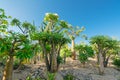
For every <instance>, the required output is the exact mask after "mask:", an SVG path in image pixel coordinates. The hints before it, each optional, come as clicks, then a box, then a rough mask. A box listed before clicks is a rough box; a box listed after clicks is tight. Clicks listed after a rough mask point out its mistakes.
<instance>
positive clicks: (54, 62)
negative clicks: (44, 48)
mask: <svg viewBox="0 0 120 80" xmlns="http://www.w3.org/2000/svg"><path fill="white" fill-rule="evenodd" d="M52 49H53V56H52V63H51V72H52V73H54V72H56V71H57V56H56V50H55V46H54V45H53V47H52Z"/></svg>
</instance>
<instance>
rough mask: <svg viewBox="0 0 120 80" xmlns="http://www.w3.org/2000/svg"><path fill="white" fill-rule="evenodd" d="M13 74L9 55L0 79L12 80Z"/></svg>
mask: <svg viewBox="0 0 120 80" xmlns="http://www.w3.org/2000/svg"><path fill="white" fill-rule="evenodd" d="M12 74H13V56H9V58H8V60H7V62H6V65H5V68H4V73H3V77H2V80H12V76H13V75H12Z"/></svg>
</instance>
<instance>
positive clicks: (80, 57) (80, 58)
mask: <svg viewBox="0 0 120 80" xmlns="http://www.w3.org/2000/svg"><path fill="white" fill-rule="evenodd" d="M79 60H80V62H81V63H83V64H84V63H85V62H87V61H88V56H87V55H86V54H84V53H81V54H79Z"/></svg>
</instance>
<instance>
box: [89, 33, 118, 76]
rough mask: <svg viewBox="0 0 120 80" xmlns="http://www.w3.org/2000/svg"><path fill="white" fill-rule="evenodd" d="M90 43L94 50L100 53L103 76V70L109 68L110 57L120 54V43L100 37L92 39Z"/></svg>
mask: <svg viewBox="0 0 120 80" xmlns="http://www.w3.org/2000/svg"><path fill="white" fill-rule="evenodd" d="M90 43H91V44H93V45H94V49H95V50H96V52H98V60H99V68H100V74H103V72H104V69H103V68H104V67H107V64H108V61H109V58H110V56H111V55H112V54H116V53H118V49H119V41H117V40H114V39H112V38H111V37H109V36H104V35H98V36H94V37H92V38H91V41H90Z"/></svg>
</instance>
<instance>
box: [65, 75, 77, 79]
mask: <svg viewBox="0 0 120 80" xmlns="http://www.w3.org/2000/svg"><path fill="white" fill-rule="evenodd" d="M74 78H75V77H74V76H73V75H72V74H67V75H66V76H65V77H64V80H74Z"/></svg>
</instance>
